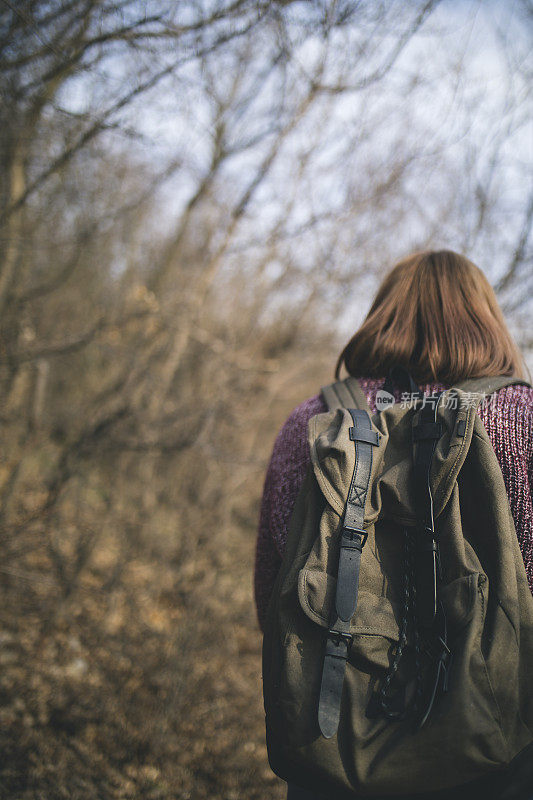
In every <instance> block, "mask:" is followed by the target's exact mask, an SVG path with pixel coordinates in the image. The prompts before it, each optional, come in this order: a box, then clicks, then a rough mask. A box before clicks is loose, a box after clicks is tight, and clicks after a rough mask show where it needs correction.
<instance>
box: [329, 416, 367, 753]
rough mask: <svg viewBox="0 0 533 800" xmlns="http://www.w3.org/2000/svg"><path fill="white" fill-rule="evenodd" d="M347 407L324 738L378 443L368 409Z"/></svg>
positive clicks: (334, 719) (332, 712)
mask: <svg viewBox="0 0 533 800" xmlns="http://www.w3.org/2000/svg"><path fill="white" fill-rule="evenodd" d="M348 410H349V412H350V414H351V416H352V420H353V428H350V439H351V440H352V441H353V442H355V466H354V471H353V475H352V479H351V482H350V488H349V490H348V498H347V500H346V505H345V509H344V517H343V521H342V528H341V536H340V549H339V565H338V572H337V591H336V595H335V609H334V613H333V615H332V623H331V627H330V630H329V631H328V636H327V640H326V651H325V655H324V666H323V670H322V683H321V687H320V698H319V702H318V724H319V727H320V731H321V733H322V735H323V736H324V737H325V738H326V739H330V738H331V737H332V736H334V735H335V733H336V732H337V729H338V727H339V718H340V707H341V697H342V686H343V683H344V673H345V671H346V661H347V659H348V652H349V647H350V644H351V641H352V636H351V634H350V621H351V619H352V617H353V615H354V613H355V609H356V607H357V594H358V588H359V570H360V567H361V553H362V551H363V546H364V544H365V541H366V531H365V530H364V528H363V522H364V515H365V501H366V497H367V494H368V488H369V484H370V474H371V472H372V447H379V436H378V435H377V434H375V435H372V434H373V431H372V426H371V422H370V417H369V415H368V413H367V412H366V411H363V410H361V409H353V408H350V409H348Z"/></svg>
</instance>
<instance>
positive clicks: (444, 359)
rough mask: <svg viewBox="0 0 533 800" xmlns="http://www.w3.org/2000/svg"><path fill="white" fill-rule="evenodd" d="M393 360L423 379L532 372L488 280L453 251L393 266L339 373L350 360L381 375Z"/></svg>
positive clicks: (358, 373)
mask: <svg viewBox="0 0 533 800" xmlns="http://www.w3.org/2000/svg"><path fill="white" fill-rule="evenodd" d="M395 364H400V365H402V366H404V367H406V368H407V369H408V370H409V372H410V373H411V375H412V376H413V379H414V380H415V381H416V382H417V383H419V384H423V383H430V382H432V381H440V382H442V383H444V384H445V385H453V384H454V383H457V382H458V381H460V380H464V379H466V378H477V377H483V376H487V377H489V376H494V375H513V376H515V377H517V378H521V379H527V378H528V377H529V376H528V375H526V368H525V364H524V361H523V358H522V356H521V354H520V351H519V349H518V347H517V346H516V344H515V343H514V341H513V339H512V337H511V335H510V333H509V331H508V329H507V325H506V323H505V320H504V317H503V313H502V311H501V309H500V306H499V305H498V301H497V300H496V295H495V294H494V290H493V289H492V287H491V285H490V283H489V282H488V280H487V278H486V277H485V275H484V274H483V272H482V271H481V270H480V269H479V267H476V265H475V264H473V263H472V262H471V261H469V260H468V259H467V258H465V256H462V255H459V254H458V253H454V252H453V251H451V250H439V251H425V252H421V253H414V254H413V255H410V256H407V258H404V259H402V260H401V261H399V262H398V263H397V264H396V266H394V267H393V268H392V270H391V271H390V272H389V273H388V275H386V277H385V278H384V280H383V282H382V284H381V286H380V287H379V290H378V293H377V295H376V297H375V299H374V302H373V303H372V306H371V308H370V311H369V312H368V314H367V316H366V318H365V320H364V322H363V324H362V325H361V327H360V328H359V330H358V331H357V332H356V333H355V334H354V336H352V338H351V339H350V341H349V342H348V344H347V345H346V347H345V348H344V350H343V351H342V353H341V354H340V356H339V359H338V361H337V367H336V370H335V374H336V376H337V378H339V376H340V371H341V368H342V366H343V365H344V367H345V369H346V370H347V372H348V373H349V374H350V375H353V376H354V377H374V378H380V377H384V376H385V375H386V374H387V373H388V371H389V369H390V368H391V367H392V366H394V365H395Z"/></svg>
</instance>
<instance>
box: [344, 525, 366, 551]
mask: <svg viewBox="0 0 533 800" xmlns="http://www.w3.org/2000/svg"><path fill="white" fill-rule="evenodd" d="M354 534H356V535H357V538H356V536H354ZM342 537H343V539H348V541H349V542H356V543H357V545H356V549H357V550H359V549H361V550H362V549H363V547H364V546H365V544H366V540H367V539H368V531H363V530H361V529H360V528H348V527H346V525H343V526H342ZM359 537H360V538H359ZM358 539H359V541H358Z"/></svg>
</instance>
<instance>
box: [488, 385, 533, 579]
mask: <svg viewBox="0 0 533 800" xmlns="http://www.w3.org/2000/svg"><path fill="white" fill-rule="evenodd" d="M478 413H479V416H480V417H481V421H482V422H483V425H484V426H485V430H486V431H487V433H488V435H489V439H490V440H491V442H492V446H493V448H494V451H495V453H496V456H497V458H498V461H499V463H500V467H501V470H502V474H503V480H504V482H505V488H506V489H507V496H508V497H509V505H510V507H511V513H512V515H513V519H514V524H515V529H516V535H517V537H518V543H519V545H520V550H521V551H522V558H523V559H524V565H525V568H526V573H527V578H528V582H529V586H530V587H531V590H532V591H533V500H532V497H533V389H530V388H529V387H528V386H508V387H506V388H505V389H500V390H499V391H497V392H495V393H494V394H493V395H491V397H490V398H489V401H488V402H487V403H484V404H482V405H481V406H480V408H479V411H478Z"/></svg>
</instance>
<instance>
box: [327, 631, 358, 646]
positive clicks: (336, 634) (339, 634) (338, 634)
mask: <svg viewBox="0 0 533 800" xmlns="http://www.w3.org/2000/svg"><path fill="white" fill-rule="evenodd" d="M328 637H329V638H330V639H334V640H335V644H339V642H340V640H341V639H342V640H343V641H344V642H346V644H347V646H350V644H351V643H352V639H353V636H352V634H351V633H344V632H343V631H336V630H334V629H333V628H330V629H329V630H328Z"/></svg>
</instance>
